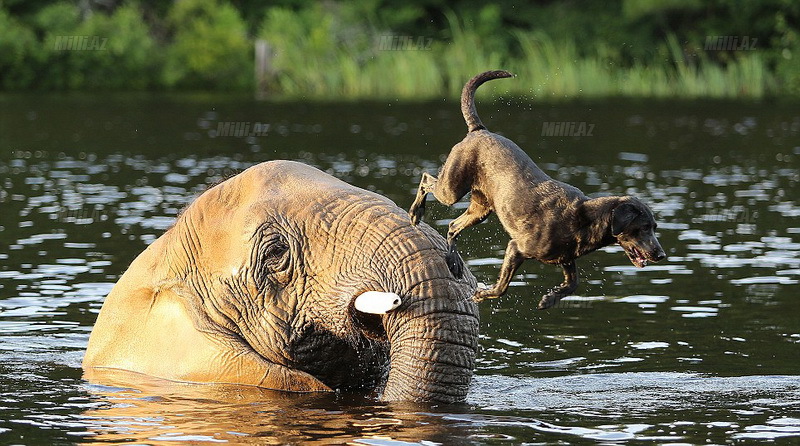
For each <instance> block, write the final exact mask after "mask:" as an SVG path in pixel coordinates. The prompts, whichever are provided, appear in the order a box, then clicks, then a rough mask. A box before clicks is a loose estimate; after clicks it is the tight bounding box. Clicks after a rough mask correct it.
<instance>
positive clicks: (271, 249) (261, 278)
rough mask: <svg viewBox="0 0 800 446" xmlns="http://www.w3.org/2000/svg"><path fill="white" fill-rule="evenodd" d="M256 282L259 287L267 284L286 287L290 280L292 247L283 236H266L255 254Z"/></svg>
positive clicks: (254, 269)
mask: <svg viewBox="0 0 800 446" xmlns="http://www.w3.org/2000/svg"><path fill="white" fill-rule="evenodd" d="M254 254H255V255H254V259H253V261H254V268H253V271H254V272H255V280H256V282H257V283H258V284H259V286H264V285H266V283H267V282H269V283H273V284H278V285H286V284H287V283H288V282H289V280H290V275H291V271H290V269H291V268H290V267H291V255H290V254H291V247H290V245H289V242H288V241H287V240H286V238H285V237H284V236H283V235H281V234H264V235H263V236H262V238H261V240H260V242H259V243H258V245H257V246H256V250H255V252H254Z"/></svg>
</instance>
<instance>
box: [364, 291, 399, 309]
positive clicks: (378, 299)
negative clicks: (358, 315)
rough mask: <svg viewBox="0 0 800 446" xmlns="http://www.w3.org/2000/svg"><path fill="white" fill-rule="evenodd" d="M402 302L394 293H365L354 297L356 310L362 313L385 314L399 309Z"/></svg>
mask: <svg viewBox="0 0 800 446" xmlns="http://www.w3.org/2000/svg"><path fill="white" fill-rule="evenodd" d="M401 303H403V301H402V300H401V299H400V296H398V295H397V294H395V293H384V292H381V291H366V292H363V293H361V294H360V295H359V296H358V297H356V302H355V307H356V310H358V311H360V312H362V313H371V314H386V313H387V312H389V311H392V310H394V309H395V308H397V307H399V306H400V304H401Z"/></svg>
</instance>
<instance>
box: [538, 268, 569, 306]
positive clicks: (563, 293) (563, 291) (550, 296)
mask: <svg viewBox="0 0 800 446" xmlns="http://www.w3.org/2000/svg"><path fill="white" fill-rule="evenodd" d="M561 267H562V268H563V269H564V282H563V283H561V285H559V286H557V287H555V288H553V289H552V290H550V291H548V292H547V294H545V295H544V296H542V300H540V301H539V309H540V310H546V309H548V308H550V307H552V306H553V305H555V304H556V303H558V301H560V300H561V299H563V298H564V297H567V296H569V295H570V294H572V293H574V292H575V290H576V289H578V267H577V266H576V265H575V261H574V260H573V261H572V262H569V263H565V264H563V265H561Z"/></svg>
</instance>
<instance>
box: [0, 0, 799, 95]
mask: <svg viewBox="0 0 800 446" xmlns="http://www.w3.org/2000/svg"><path fill="white" fill-rule="evenodd" d="M514 3H515V2H501V3H500V4H488V5H487V4H485V2H478V1H473V0H461V1H455V2H451V3H450V4H449V6H441V4H440V3H439V2H433V1H429V0H413V1H407V2H404V3H403V4H402V6H396V4H395V3H394V2H388V1H384V0H356V1H350V2H337V1H326V2H302V1H297V0H285V1H277V2H267V4H263V3H262V2H258V1H255V0H250V1H248V0H242V1H233V0H232V1H227V0H179V1H173V2H160V1H156V0H147V1H140V2H124V1H114V0H107V1H103V2H99V1H98V2H94V1H82V2H63V1H62V2H53V1H48V0H39V1H21V0H6V1H5V2H3V1H2V0H0V89H2V90H5V91H19V90H92V91H96V90H98V89H100V90H220V91H253V90H254V89H256V85H257V84H258V88H259V89H260V90H261V91H260V93H261V94H262V95H263V96H267V97H276V98H318V99H362V98H400V99H429V98H438V97H453V96H454V95H457V94H458V92H459V91H460V88H461V86H462V85H463V83H464V81H465V80H466V79H467V78H468V77H469V76H471V75H473V74H475V73H477V72H480V71H483V70H486V69H496V68H503V69H507V70H510V71H512V72H514V73H516V74H517V75H518V79H517V80H516V81H514V82H506V83H503V84H502V86H501V85H500V84H499V83H498V84H497V85H496V86H495V88H497V89H499V90H501V91H503V92H508V94H511V95H516V96H524V97H530V98H549V99H563V98H575V97H608V96H633V97H689V98H691V97H715V98H716V97H748V98H761V97H769V96H780V95H795V96H796V95H800V34H799V33H798V29H800V6H798V4H797V3H796V2H793V1H790V0H766V1H763V2H739V1H735V0H712V1H709V2H698V1H694V0H672V1H667V2H665V1H657V0H624V1H622V2H605V1H602V0H587V1H580V2H578V1H574V2H573V1H565V2H534V3H532V4H525V5H515V4H514ZM456 11H458V12H456ZM259 40H261V41H263V42H265V43H266V47H267V55H268V57H267V58H266V62H265V64H264V66H263V67H262V68H263V70H262V71H263V72H264V73H265V76H264V78H263V79H261V80H260V81H259V82H258V83H257V82H256V80H255V75H254V71H255V66H254V64H255V61H254V47H255V45H256V42H257V41H259ZM487 91H488V90H487Z"/></svg>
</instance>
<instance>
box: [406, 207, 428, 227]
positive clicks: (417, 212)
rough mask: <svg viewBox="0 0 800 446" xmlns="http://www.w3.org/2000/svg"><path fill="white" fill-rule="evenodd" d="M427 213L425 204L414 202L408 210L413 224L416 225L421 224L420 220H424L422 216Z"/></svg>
mask: <svg viewBox="0 0 800 446" xmlns="http://www.w3.org/2000/svg"><path fill="white" fill-rule="evenodd" d="M423 215H425V204H424V202H423V204H421V205H417V204H412V205H411V209H409V210H408V217H409V218H410V219H411V224H412V225H414V226H416V225H418V224H419V222H420V220H422V216H423Z"/></svg>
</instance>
